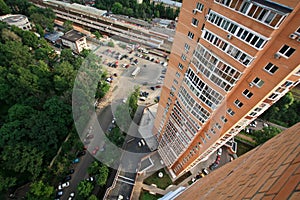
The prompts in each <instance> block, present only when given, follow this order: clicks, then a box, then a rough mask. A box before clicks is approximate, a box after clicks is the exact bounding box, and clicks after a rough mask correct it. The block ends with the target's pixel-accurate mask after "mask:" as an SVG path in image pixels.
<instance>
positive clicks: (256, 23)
mask: <svg viewBox="0 0 300 200" xmlns="http://www.w3.org/2000/svg"><path fill="white" fill-rule="evenodd" d="M299 19H300V1H299V0H289V1H286V0H198V1H196V0H189V1H183V4H182V8H181V11H180V16H179V22H178V25H177V30H176V35H175V38H174V44H173V47H172V51H171V55H170V61H169V67H168V70H167V74H166V78H165V82H164V86H163V89H162V94H161V99H160V103H159V108H158V111H157V115H156V120H155V124H154V128H153V134H154V135H155V136H156V137H157V139H158V142H159V146H158V152H159V154H160V155H161V157H162V159H163V161H164V162H165V164H166V165H167V166H168V168H169V170H170V173H171V174H172V176H173V177H176V176H179V175H181V174H182V173H184V172H186V171H188V170H190V169H191V168H192V167H194V166H195V165H196V164H197V163H199V162H200V161H201V160H205V159H206V158H207V157H208V156H209V155H211V154H212V153H213V152H214V151H216V150H217V149H218V148H220V147H221V146H222V145H224V144H227V145H232V146H233V147H234V144H235V143H234V141H233V137H234V136H235V135H236V134H237V133H239V132H240V131H241V130H242V129H244V128H245V127H246V126H247V125H248V124H249V123H250V122H252V121H253V120H255V119H256V118H257V117H258V116H259V115H260V114H262V113H263V112H264V111H265V110H267V109H268V108H269V107H270V106H271V105H272V104H273V103H274V102H276V101H277V100H278V99H280V97H282V96H283V95H284V94H286V93H287V92H288V91H289V90H290V89H291V88H293V87H294V86H296V85H297V84H298V82H299V79H300V65H299V63H300V48H299V44H300V20H299Z"/></svg>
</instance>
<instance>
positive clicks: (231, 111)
mask: <svg viewBox="0 0 300 200" xmlns="http://www.w3.org/2000/svg"><path fill="white" fill-rule="evenodd" d="M227 113H228V114H229V115H231V116H233V115H234V114H235V112H234V111H233V110H232V109H231V108H228V109H227Z"/></svg>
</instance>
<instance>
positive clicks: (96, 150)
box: [92, 146, 100, 155]
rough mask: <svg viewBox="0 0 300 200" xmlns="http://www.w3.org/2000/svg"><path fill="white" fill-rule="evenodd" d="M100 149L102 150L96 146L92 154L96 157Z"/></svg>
mask: <svg viewBox="0 0 300 200" xmlns="http://www.w3.org/2000/svg"><path fill="white" fill-rule="evenodd" d="M99 149H100V148H99V146H95V148H94V150H93V151H92V154H93V155H96V154H97V152H98V151H99Z"/></svg>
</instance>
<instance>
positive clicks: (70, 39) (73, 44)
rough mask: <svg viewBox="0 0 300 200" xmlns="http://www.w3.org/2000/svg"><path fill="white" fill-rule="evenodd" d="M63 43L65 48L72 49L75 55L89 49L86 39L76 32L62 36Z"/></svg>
mask: <svg viewBox="0 0 300 200" xmlns="http://www.w3.org/2000/svg"><path fill="white" fill-rule="evenodd" d="M61 41H62V44H63V45H64V46H67V47H70V48H71V49H72V50H73V51H74V52H75V53H80V52H81V51H82V50H83V49H87V43H86V37H85V36H84V35H83V34H82V33H80V32H78V31H76V30H71V31H68V32H66V33H65V34H64V35H63V36H61Z"/></svg>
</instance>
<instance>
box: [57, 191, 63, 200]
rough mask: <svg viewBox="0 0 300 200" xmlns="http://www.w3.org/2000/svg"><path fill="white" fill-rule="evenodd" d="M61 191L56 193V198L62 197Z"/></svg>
mask: <svg viewBox="0 0 300 200" xmlns="http://www.w3.org/2000/svg"><path fill="white" fill-rule="evenodd" d="M63 193H64V192H63V191H62V190H59V191H58V192H57V194H56V196H57V197H58V198H59V197H61V196H62V195H63Z"/></svg>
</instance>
